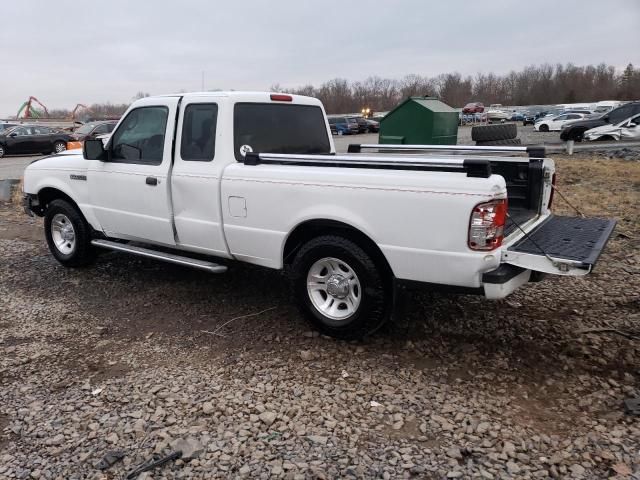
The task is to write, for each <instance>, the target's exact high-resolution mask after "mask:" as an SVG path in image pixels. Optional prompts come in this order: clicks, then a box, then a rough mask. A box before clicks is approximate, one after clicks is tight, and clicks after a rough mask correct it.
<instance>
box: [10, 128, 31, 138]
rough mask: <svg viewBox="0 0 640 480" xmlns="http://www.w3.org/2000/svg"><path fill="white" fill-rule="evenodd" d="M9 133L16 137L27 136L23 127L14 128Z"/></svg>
mask: <svg viewBox="0 0 640 480" xmlns="http://www.w3.org/2000/svg"><path fill="white" fill-rule="evenodd" d="M11 133H15V134H16V136H18V137H23V136H25V135H27V130H26V129H25V128H24V127H20V128H16V129H14V130H13V131H12V132H11Z"/></svg>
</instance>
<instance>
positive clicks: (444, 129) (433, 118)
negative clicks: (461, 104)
mask: <svg viewBox="0 0 640 480" xmlns="http://www.w3.org/2000/svg"><path fill="white" fill-rule="evenodd" d="M379 141H380V143H391V144H404V145H455V144H456V143H457V142H458V112H457V111H456V110H454V109H453V108H451V107H450V106H449V105H447V104H445V103H442V102H441V101H440V100H438V99H436V98H433V97H409V98H407V99H406V100H405V101H404V102H402V103H401V104H400V105H398V106H397V107H396V108H394V109H393V110H391V111H390V112H389V113H388V114H387V115H386V116H385V117H384V118H383V119H382V120H380V140H379Z"/></svg>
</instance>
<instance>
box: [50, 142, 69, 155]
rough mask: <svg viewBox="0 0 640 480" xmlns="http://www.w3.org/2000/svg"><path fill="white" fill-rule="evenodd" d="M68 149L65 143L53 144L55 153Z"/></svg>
mask: <svg viewBox="0 0 640 480" xmlns="http://www.w3.org/2000/svg"><path fill="white" fill-rule="evenodd" d="M66 149H67V144H66V143H65V142H56V143H54V144H53V151H54V152H55V153H60V152H64V151H65V150H66Z"/></svg>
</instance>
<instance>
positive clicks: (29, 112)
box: [16, 97, 49, 118]
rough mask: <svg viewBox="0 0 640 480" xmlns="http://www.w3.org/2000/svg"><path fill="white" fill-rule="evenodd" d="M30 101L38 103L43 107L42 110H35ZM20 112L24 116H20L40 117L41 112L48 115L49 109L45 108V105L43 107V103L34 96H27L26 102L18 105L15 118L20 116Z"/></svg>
mask: <svg viewBox="0 0 640 480" xmlns="http://www.w3.org/2000/svg"><path fill="white" fill-rule="evenodd" d="M32 102H35V103H37V104H38V105H40V106H41V107H42V108H43V110H44V112H41V111H39V110H36V109H35V108H34V107H32V106H31V103H32ZM22 113H24V117H22V118H41V117H42V114H43V113H44V115H45V116H46V117H48V116H49V110H47V107H45V106H44V105H43V103H42V102H41V101H40V100H38V99H37V98H36V97H29V99H28V100H27V101H26V102H24V103H23V104H22V105H20V108H19V109H18V113H17V114H16V118H20V115H21V114H22Z"/></svg>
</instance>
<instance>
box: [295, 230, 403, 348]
mask: <svg viewBox="0 0 640 480" xmlns="http://www.w3.org/2000/svg"><path fill="white" fill-rule="evenodd" d="M387 280H388V278H387V277H385V272H384V268H383V267H382V266H381V265H379V262H376V261H375V260H374V258H373V257H372V256H371V255H370V254H369V253H368V252H367V251H365V250H364V249H363V248H362V247H360V246H359V245H358V244H357V243H355V242H353V241H351V240H349V239H347V238H344V237H339V236H334V235H326V236H321V237H317V238H314V239H313V240H310V241H309V242H307V243H306V244H305V245H303V246H302V247H301V248H300V250H299V251H298V253H297V254H296V256H295V259H294V260H293V263H292V265H291V282H292V287H293V291H294V295H295V297H296V300H297V303H298V305H299V307H300V309H301V311H302V313H303V314H304V315H305V317H306V318H307V319H308V320H309V321H310V322H311V323H312V325H313V326H314V327H315V328H317V329H318V330H320V331H321V332H323V333H325V334H327V335H330V336H332V337H336V338H341V339H356V338H362V337H364V336H366V335H369V334H371V333H373V332H375V331H376V330H378V329H379V328H380V327H381V326H382V324H383V323H384V322H385V320H386V319H387V317H388V313H389V312H390V307H391V288H390V286H389V283H390V282H388V281H387Z"/></svg>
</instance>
